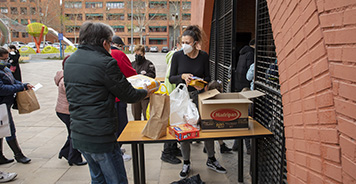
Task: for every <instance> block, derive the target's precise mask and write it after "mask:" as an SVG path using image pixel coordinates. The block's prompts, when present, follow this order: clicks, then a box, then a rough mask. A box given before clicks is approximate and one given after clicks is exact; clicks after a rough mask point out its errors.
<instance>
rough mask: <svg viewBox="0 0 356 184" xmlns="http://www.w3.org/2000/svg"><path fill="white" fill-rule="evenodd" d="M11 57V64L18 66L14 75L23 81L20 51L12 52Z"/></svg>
mask: <svg viewBox="0 0 356 184" xmlns="http://www.w3.org/2000/svg"><path fill="white" fill-rule="evenodd" d="M9 57H10V61H11V60H12V62H11V66H15V67H16V70H15V72H14V73H13V75H14V77H15V79H16V80H18V81H20V82H21V81H22V78H21V70H20V64H19V59H20V53H19V51H15V52H10V54H9Z"/></svg>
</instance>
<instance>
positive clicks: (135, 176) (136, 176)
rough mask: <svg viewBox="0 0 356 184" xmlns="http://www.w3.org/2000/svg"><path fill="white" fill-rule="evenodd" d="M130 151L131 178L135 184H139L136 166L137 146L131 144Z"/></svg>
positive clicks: (137, 167)
mask: <svg viewBox="0 0 356 184" xmlns="http://www.w3.org/2000/svg"><path fill="white" fill-rule="evenodd" d="M131 151H132V167H133V178H134V183H135V184H140V173H139V172H140V171H139V165H138V151H137V144H136V143H132V144H131Z"/></svg>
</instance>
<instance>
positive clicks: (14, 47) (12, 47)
mask: <svg viewBox="0 0 356 184" xmlns="http://www.w3.org/2000/svg"><path fill="white" fill-rule="evenodd" d="M9 48H10V49H15V51H17V48H16V46H15V45H9Z"/></svg>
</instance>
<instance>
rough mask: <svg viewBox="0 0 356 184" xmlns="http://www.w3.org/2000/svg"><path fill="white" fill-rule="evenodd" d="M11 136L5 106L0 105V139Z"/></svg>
mask: <svg viewBox="0 0 356 184" xmlns="http://www.w3.org/2000/svg"><path fill="white" fill-rule="evenodd" d="M10 135H11V132H10V126H9V115H8V113H7V107H6V104H1V105H0V138H3V137H8V136H10Z"/></svg>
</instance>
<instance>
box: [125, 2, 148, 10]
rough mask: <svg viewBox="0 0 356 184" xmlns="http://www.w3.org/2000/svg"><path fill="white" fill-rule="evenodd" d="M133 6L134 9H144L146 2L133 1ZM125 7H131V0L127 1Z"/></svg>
mask: <svg viewBox="0 0 356 184" xmlns="http://www.w3.org/2000/svg"><path fill="white" fill-rule="evenodd" d="M133 7H134V9H141V10H144V9H146V2H142V1H134V2H133ZM127 8H129V9H131V1H129V2H127Z"/></svg>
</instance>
